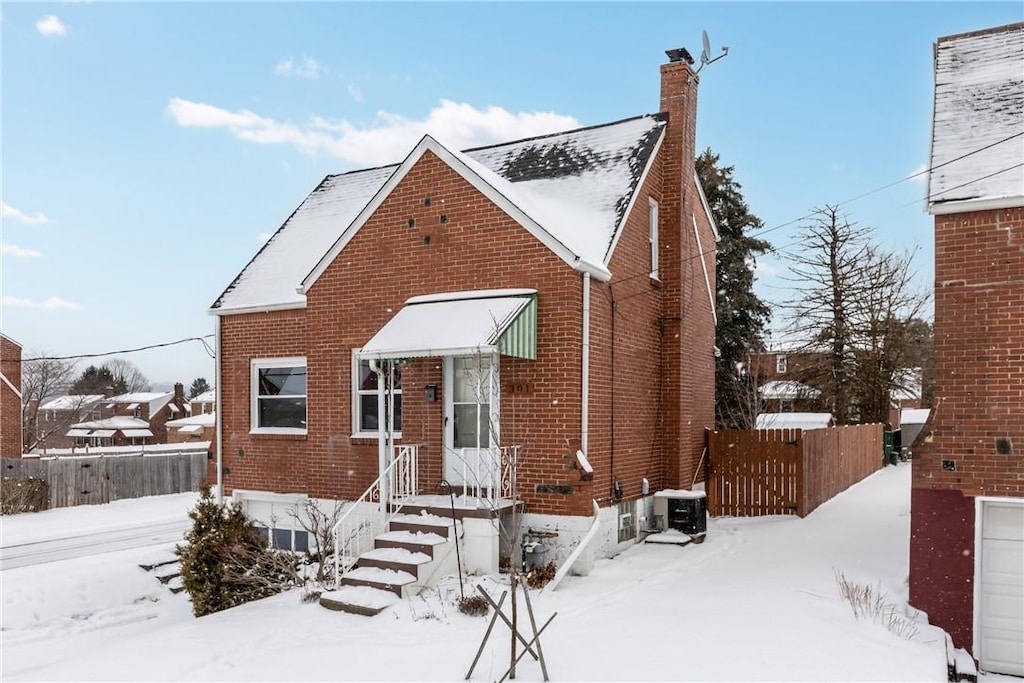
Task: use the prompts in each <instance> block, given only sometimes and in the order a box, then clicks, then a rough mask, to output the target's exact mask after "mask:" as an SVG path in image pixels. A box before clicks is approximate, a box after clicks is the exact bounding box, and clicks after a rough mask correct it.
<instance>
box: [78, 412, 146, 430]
mask: <svg viewBox="0 0 1024 683" xmlns="http://www.w3.org/2000/svg"><path fill="white" fill-rule="evenodd" d="M71 427H72V428H73V429H115V430H116V429H145V428H147V427H149V423H148V422H146V421H145V420H140V419H139V418H137V417H131V416H130V415H115V416H114V417H107V418H104V419H102V420H89V421H88V422H79V423H77V424H73V425H71Z"/></svg>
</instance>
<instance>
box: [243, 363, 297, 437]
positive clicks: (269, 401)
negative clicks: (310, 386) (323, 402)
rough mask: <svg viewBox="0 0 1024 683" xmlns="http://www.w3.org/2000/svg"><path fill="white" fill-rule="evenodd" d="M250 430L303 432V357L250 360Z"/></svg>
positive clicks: (279, 432) (287, 432) (266, 432)
mask: <svg viewBox="0 0 1024 683" xmlns="http://www.w3.org/2000/svg"><path fill="white" fill-rule="evenodd" d="M251 392H252V407H251V410H252V431H253V432H255V433H263V434H305V433H306V359H305V358H304V357H301V356H298V357H293V358H260V359H253V361H252V389H251Z"/></svg>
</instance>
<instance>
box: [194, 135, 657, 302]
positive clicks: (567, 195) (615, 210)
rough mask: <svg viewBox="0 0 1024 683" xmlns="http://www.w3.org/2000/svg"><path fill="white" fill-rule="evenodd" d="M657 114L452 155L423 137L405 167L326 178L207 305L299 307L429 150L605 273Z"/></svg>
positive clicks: (545, 238) (562, 250)
mask: <svg viewBox="0 0 1024 683" xmlns="http://www.w3.org/2000/svg"><path fill="white" fill-rule="evenodd" d="M664 126H665V122H664V120H663V118H662V117H660V116H658V115H647V116H640V117H636V118H632V119H626V120H624V121H618V122H616V123H610V124H605V125H601V126H593V127H590V128H581V129H578V130H573V131H568V132H564V133H556V134H553V135H547V136H542V137H537V138H530V139H526V140H518V141H515V142H509V143H504V144H500V145H492V146H489V147H480V148H475V149H470V150H467V151H466V152H455V151H452V150H449V149H448V148H446V147H444V146H443V145H441V144H440V143H439V142H438V141H436V140H434V139H433V138H431V137H429V136H426V137H424V138H423V140H421V141H420V143H419V144H418V145H417V146H416V148H415V149H414V150H413V152H412V153H411V154H410V155H409V157H407V158H406V159H405V161H403V162H402V163H401V164H398V165H392V166H384V167H380V168H372V169H367V170H364V171H354V172H351V173H345V174H341V175H335V176H328V177H327V178H325V179H324V181H323V182H322V183H320V185H319V186H318V187H317V188H316V189H315V190H314V191H313V192H312V194H310V195H309V196H308V197H307V198H306V200H305V201H303V202H302V204H301V205H300V206H299V208H298V209H296V210H295V212H294V213H293V214H292V215H291V216H290V217H289V218H288V220H287V221H285V223H284V225H282V226H281V228H279V229H278V231H277V232H276V233H274V235H273V236H272V237H271V238H270V240H269V241H268V242H267V243H266V244H265V245H264V246H263V248H262V249H261V250H260V251H259V252H258V253H257V254H256V256H255V257H253V259H252V260H251V261H250V262H249V264H248V265H247V266H246V267H245V269H243V270H242V272H241V273H240V274H239V275H238V277H236V278H235V280H234V281H233V282H232V283H231V285H230V286H229V287H228V288H227V290H226V291H225V292H224V293H223V294H222V295H221V296H220V297H219V298H218V299H217V301H216V302H214V304H213V306H212V310H211V312H213V313H228V312H242V311H246V310H267V309H274V308H299V307H302V306H303V305H304V304H305V295H304V293H302V292H300V291H297V287H299V285H300V284H301V285H303V287H304V288H308V287H309V286H310V285H311V284H312V282H314V281H315V280H316V278H317V277H318V276H319V274H320V273H322V272H323V271H324V270H325V269H326V268H327V266H328V265H329V264H330V262H331V261H332V260H333V257H334V256H335V255H336V254H337V253H338V252H339V251H340V250H341V249H342V248H344V246H345V244H347V242H348V240H349V239H351V237H352V236H353V235H354V234H355V232H356V231H357V230H358V228H359V227H360V226H361V225H362V223H363V222H364V221H365V220H366V219H367V218H368V217H369V215H370V214H371V213H372V211H373V210H374V209H375V208H376V207H377V206H379V205H380V203H381V202H383V200H384V199H385V198H386V197H387V194H388V192H389V191H390V189H391V188H392V187H393V186H394V185H395V184H397V182H398V181H399V180H400V179H401V178H402V177H404V174H405V173H407V172H408V170H409V169H410V168H411V167H412V165H413V164H414V163H415V161H416V160H418V159H419V157H420V156H421V155H422V154H423V153H425V152H426V151H427V150H430V151H432V152H433V153H435V154H436V155H437V156H439V157H440V158H442V159H443V160H444V161H445V162H446V163H447V164H448V165H449V166H451V167H452V168H453V169H454V170H456V171H457V172H459V173H460V174H461V175H462V176H463V177H464V178H466V179H467V181H468V182H470V183H472V184H473V185H474V186H476V187H477V189H480V190H481V191H482V192H483V193H484V194H485V195H487V196H488V197H489V198H491V200H492V201H495V203H497V204H499V205H500V206H502V208H503V209H505V210H506V211H507V212H508V213H509V214H510V215H512V216H513V218H515V219H516V220H517V221H519V222H520V223H521V224H522V225H524V227H526V228H527V229H528V230H530V231H531V232H532V233H533V234H534V235H536V236H537V237H538V238H539V239H540V240H541V241H542V242H543V243H544V244H546V245H547V246H548V247H549V248H551V249H552V250H553V251H555V252H556V253H558V254H559V256H561V257H562V258H563V259H564V260H566V261H567V262H573V261H576V262H579V263H580V266H581V267H582V268H590V269H592V270H593V271H594V272H595V274H597V275H598V276H600V275H602V274H603V275H604V276H605V277H607V276H608V273H607V268H606V266H607V262H608V259H609V258H610V256H611V253H612V251H613V250H614V245H615V240H616V237H617V236H618V234H619V230H620V228H621V224H622V222H623V217H624V216H625V215H626V212H627V209H628V208H629V206H630V204H631V202H632V200H633V198H634V196H635V190H636V189H637V187H639V185H640V183H641V182H642V180H643V178H644V176H645V174H646V172H647V170H648V168H649V166H650V162H651V159H653V158H654V153H655V151H656V150H657V147H658V145H659V144H660V142H661V139H662V132H663V130H664Z"/></svg>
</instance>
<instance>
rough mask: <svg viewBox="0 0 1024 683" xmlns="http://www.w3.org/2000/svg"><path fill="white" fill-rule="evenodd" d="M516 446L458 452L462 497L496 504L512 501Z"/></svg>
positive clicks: (517, 449)
mask: <svg viewBox="0 0 1024 683" xmlns="http://www.w3.org/2000/svg"><path fill="white" fill-rule="evenodd" d="M519 449H520V447H519V446H500V447H498V446H491V447H489V448H460V449H458V454H459V460H460V461H461V465H462V467H461V469H462V472H461V474H462V482H463V494H464V495H466V496H472V497H475V498H482V499H485V500H490V501H492V502H493V501H497V500H498V499H499V498H507V499H513V498H515V481H514V476H515V469H516V459H517V458H518V457H519Z"/></svg>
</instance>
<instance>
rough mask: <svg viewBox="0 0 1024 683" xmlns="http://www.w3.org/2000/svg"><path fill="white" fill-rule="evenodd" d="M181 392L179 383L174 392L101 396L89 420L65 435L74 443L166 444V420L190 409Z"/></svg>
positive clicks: (74, 425)
mask: <svg viewBox="0 0 1024 683" xmlns="http://www.w3.org/2000/svg"><path fill="white" fill-rule="evenodd" d="M183 392H184V389H183V386H182V385H181V384H180V383H178V384H175V385H174V391H173V392H155V391H141V392H132V393H127V394H120V395H118V396H111V397H109V398H103V399H102V400H100V401H98V402H96V403H94V404H92V407H91V408H90V410H89V413H88V414H89V419H86V420H81V421H80V422H78V423H75V424H72V425H71V426H70V429H69V430H68V431H67V432H66V433H65V435H64V436H65V437H67V438H69V439H72V440H73V443H74V445H75V446H84V445H89V446H138V445H145V444H157V443H167V426H166V425H167V422H168V421H170V420H178V419H181V418H183V417H187V416H188V415H190V414H191V412H192V405H191V404H190V403H189V402H188V400H187V399H186V398H185V395H184V393H183ZM40 410H42V408H40Z"/></svg>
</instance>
